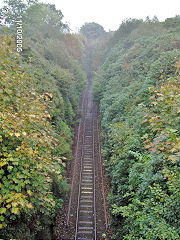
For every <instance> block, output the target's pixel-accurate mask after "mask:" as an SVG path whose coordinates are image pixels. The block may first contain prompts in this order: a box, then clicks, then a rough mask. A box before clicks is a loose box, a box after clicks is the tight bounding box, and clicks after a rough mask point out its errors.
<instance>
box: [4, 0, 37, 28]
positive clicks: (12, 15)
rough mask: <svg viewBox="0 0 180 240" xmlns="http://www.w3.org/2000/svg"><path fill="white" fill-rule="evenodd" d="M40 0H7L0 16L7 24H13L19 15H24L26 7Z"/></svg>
mask: <svg viewBox="0 0 180 240" xmlns="http://www.w3.org/2000/svg"><path fill="white" fill-rule="evenodd" d="M37 2H38V0H25V1H23V0H18V1H16V0H5V1H4V6H3V7H2V8H1V9H0V16H1V18H2V19H3V20H4V23H5V24H13V23H15V22H16V21H17V19H18V17H23V15H24V13H25V11H26V9H27V8H28V7H30V6H31V5H32V4H35V3H37Z"/></svg>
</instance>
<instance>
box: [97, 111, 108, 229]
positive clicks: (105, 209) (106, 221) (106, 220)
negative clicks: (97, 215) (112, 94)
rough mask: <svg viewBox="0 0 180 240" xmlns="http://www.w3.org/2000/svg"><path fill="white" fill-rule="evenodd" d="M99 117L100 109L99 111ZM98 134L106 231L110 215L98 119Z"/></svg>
mask: <svg viewBox="0 0 180 240" xmlns="http://www.w3.org/2000/svg"><path fill="white" fill-rule="evenodd" d="M96 114H97V117H98V111H97V113H96ZM97 135H98V145H99V160H100V166H101V179H102V193H103V205H104V217H105V224H106V231H107V230H108V216H107V207H106V198H105V191H104V189H105V186H104V178H103V163H102V154H101V140H100V129H99V122H98V121H97Z"/></svg>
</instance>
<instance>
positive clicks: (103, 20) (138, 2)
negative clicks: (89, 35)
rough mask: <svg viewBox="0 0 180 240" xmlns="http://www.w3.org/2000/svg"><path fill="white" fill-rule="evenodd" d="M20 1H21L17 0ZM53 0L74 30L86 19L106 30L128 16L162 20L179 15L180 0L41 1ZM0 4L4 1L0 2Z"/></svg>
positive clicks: (115, 27) (111, 28) (113, 27)
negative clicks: (154, 17)
mask: <svg viewBox="0 0 180 240" xmlns="http://www.w3.org/2000/svg"><path fill="white" fill-rule="evenodd" d="M17 1H18V0H17ZM39 1H41V2H46V3H53V4H55V5H56V7H57V8H58V9H61V11H62V13H63V15H64V21H65V22H69V24H70V27H71V29H72V30H74V31H75V30H76V31H77V29H78V28H80V27H81V26H82V25H83V24H84V23H85V22H97V23H99V24H101V25H102V26H103V27H104V28H105V30H106V31H109V30H116V29H117V28H118V27H119V25H120V23H121V22H122V21H123V20H124V19H126V18H143V19H145V18H146V16H150V18H152V17H153V16H154V15H156V16H157V17H158V19H159V20H160V21H164V20H165V19H166V18H168V17H174V16H175V15H180V0H39ZM2 2H3V0H0V3H2ZM0 5H1V4H0Z"/></svg>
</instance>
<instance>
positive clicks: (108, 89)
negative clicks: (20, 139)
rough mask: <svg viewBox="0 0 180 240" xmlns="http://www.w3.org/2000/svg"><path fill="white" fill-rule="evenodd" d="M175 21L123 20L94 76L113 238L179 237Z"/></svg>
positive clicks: (178, 55)
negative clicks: (108, 180)
mask: <svg viewBox="0 0 180 240" xmlns="http://www.w3.org/2000/svg"><path fill="white" fill-rule="evenodd" d="M178 23H180V19H179V18H178V17H176V18H172V19H167V20H166V21H165V22H163V23H160V22H158V21H155V22H154V21H150V20H148V21H146V22H143V21H142V20H136V19H129V20H127V21H126V22H123V24H122V25H121V26H120V28H119V30H117V31H116V32H115V33H114V36H113V37H112V38H111V39H110V41H109V43H107V45H106V51H105V53H104V56H106V57H105V58H104V63H103V65H102V66H101V67H100V68H99V70H98V72H97V73H96V76H95V78H94V88H93V89H94V90H93V91H94V95H95V98H96V100H97V101H98V102H99V104H100V111H101V118H102V119H101V125H102V137H103V149H102V152H103V157H104V163H105V165H106V168H107V174H108V176H109V178H110V181H111V191H110V194H109V196H108V200H109V213H110V214H111V228H112V230H113V233H114V234H113V239H118V240H120V239H147V240H159V239H179V234H180V229H179V225H180V222H179V218H178V212H179V210H180V209H179V202H180V192H179V184H180V183H179V167H180V166H179V161H178V160H179V150H180V149H179V110H178V106H179V80H180V79H179V63H178V59H179V58H180V45H179V42H180V35H179V24H178Z"/></svg>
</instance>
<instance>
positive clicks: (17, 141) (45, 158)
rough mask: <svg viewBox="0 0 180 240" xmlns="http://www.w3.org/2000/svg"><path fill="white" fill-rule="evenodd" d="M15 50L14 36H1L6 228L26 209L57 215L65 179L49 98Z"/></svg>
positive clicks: (1, 198) (0, 139)
mask: <svg viewBox="0 0 180 240" xmlns="http://www.w3.org/2000/svg"><path fill="white" fill-rule="evenodd" d="M13 49H14V46H12V39H7V38H6V37H1V45H0V50H1V56H0V58H1V69H0V74H1V83H0V85H1V86H0V89H1V90H0V102H1V108H0V123H1V128H0V145H1V146H0V148H1V153H0V178H1V182H0V188H1V195H0V206H1V208H0V214H1V215H0V221H1V223H0V228H1V229H2V228H3V227H6V226H8V224H10V223H11V221H13V220H17V219H18V216H19V215H20V214H22V213H23V212H24V213H26V214H29V215H33V214H36V212H37V211H40V212H41V213H45V212H46V214H47V215H48V213H49V215H51V214H52V211H53V209H54V207H55V199H54V196H53V192H52V191H51V183H52V182H53V175H54V176H57V177H58V178H59V179H61V178H62V175H61V171H60V169H61V166H62V159H60V158H58V157H57V156H53V152H54V151H55V149H56V147H57V145H58V139H56V138H55V137H54V136H55V133H54V130H53V129H52V126H51V124H50V122H49V120H50V119H51V116H50V114H49V113H48V111H47V109H48V105H49V101H48V99H45V98H44V95H39V94H38V93H37V92H36V90H34V89H33V85H32V79H31V78H29V76H28V74H27V73H25V72H24V71H23V70H22V68H21V67H20V66H19V65H17V63H16V60H15V59H16V57H17V56H16V55H17V54H16V53H15V52H14V50H13ZM26 221H28V218H26ZM6 234H7V233H6ZM7 237H8V234H7Z"/></svg>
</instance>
